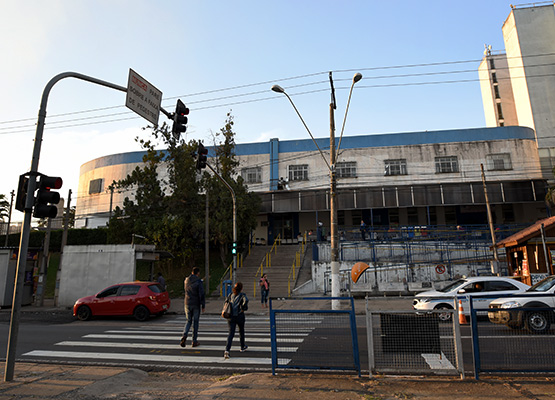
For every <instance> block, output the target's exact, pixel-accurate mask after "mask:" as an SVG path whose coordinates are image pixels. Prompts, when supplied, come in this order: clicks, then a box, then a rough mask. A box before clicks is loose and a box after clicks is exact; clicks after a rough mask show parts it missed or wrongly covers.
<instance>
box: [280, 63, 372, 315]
mask: <svg viewBox="0 0 555 400" xmlns="http://www.w3.org/2000/svg"><path fill="white" fill-rule="evenodd" d="M329 76H330V84H331V90H332V101H331V103H330V161H329V162H328V160H327V159H326V157H325V156H324V153H323V152H322V150H321V149H320V146H318V143H316V140H315V139H314V136H313V135H312V133H311V132H310V129H308V126H307V125H306V123H305V122H304V119H303V117H302V116H301V114H300V113H299V110H297V107H296V106H295V104H294V103H293V100H292V99H291V97H290V96H289V95H288V94H287V92H286V91H285V89H283V88H282V87H281V86H279V85H274V86H272V90H273V91H274V92H276V93H282V94H284V95H285V96H286V97H287V98H288V99H289V102H290V103H291V105H292V106H293V108H294V109H295V111H296V112H297V115H298V116H299V118H300V119H301V121H302V123H303V125H304V127H305V128H306V130H307V132H308V134H309V135H310V137H311V139H312V141H313V142H314V144H315V145H316V147H317V148H318V151H319V152H320V155H321V156H322V158H323V159H324V161H325V162H326V165H327V167H328V170H329V171H330V225H331V227H330V232H331V296H332V297H334V298H337V297H339V294H340V284H339V240H338V239H339V235H338V231H337V199H336V197H335V187H336V175H335V174H336V168H335V166H336V158H337V153H338V151H339V147H340V146H341V139H342V138H343V131H344V129H345V121H346V120H347V112H348V111H349V104H350V103H351V95H352V93H353V87H354V86H355V83H357V82H358V81H360V80H361V79H362V74H360V73H358V72H357V73H356V74H355V76H353V82H352V84H351V90H350V91H349V100H348V102H347V107H346V109H345V116H344V118H343V126H342V127H341V136H340V139H339V144H338V146H337V150H336V148H335V116H334V110H335V92H334V88H333V81H332V77H331V72H330V74H329ZM331 307H332V310H338V309H339V300H332V302H331Z"/></svg>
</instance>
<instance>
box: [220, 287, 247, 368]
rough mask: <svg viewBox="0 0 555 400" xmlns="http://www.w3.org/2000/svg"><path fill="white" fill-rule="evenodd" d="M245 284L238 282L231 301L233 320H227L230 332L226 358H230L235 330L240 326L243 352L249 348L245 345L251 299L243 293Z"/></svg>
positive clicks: (231, 295) (225, 353)
mask: <svg viewBox="0 0 555 400" xmlns="http://www.w3.org/2000/svg"><path fill="white" fill-rule="evenodd" d="M242 290H243V284H242V283H241V282H237V283H236V284H235V286H234V287H233V289H232V290H231V294H230V295H229V301H230V302H231V318H230V319H228V320H227V324H228V327H229V332H228V335H227V344H226V346H225V351H224V358H225V359H228V358H229V351H230V350H231V343H232V342H233V337H234V336H235V328H236V327H237V326H239V339H240V341H241V352H243V351H245V350H247V348H248V347H249V346H247V345H246V344H245V311H247V310H248V309H249V299H248V297H247V295H246V294H245V293H243V292H242Z"/></svg>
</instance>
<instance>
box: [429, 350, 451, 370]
mask: <svg viewBox="0 0 555 400" xmlns="http://www.w3.org/2000/svg"><path fill="white" fill-rule="evenodd" d="M422 357H424V360H426V363H427V364H428V365H429V366H430V368H431V369H456V368H455V367H454V366H453V364H451V361H449V360H448V359H447V357H445V354H443V353H441V354H435V353H432V354H422Z"/></svg>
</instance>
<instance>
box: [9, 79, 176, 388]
mask: <svg viewBox="0 0 555 400" xmlns="http://www.w3.org/2000/svg"><path fill="white" fill-rule="evenodd" d="M65 78H77V79H81V80H84V81H87V82H91V83H94V84H97V85H101V86H106V87H109V88H112V89H115V90H119V91H121V92H127V88H126V87H123V86H119V85H116V84H113V83H110V82H106V81H103V80H100V79H96V78H93V77H91V76H87V75H83V74H79V73H77V72H63V73H61V74H58V75H56V76H55V77H53V78H52V79H51V80H50V81H49V82H48V83H47V84H46V86H45V88H44V91H43V92H42V99H41V103H40V109H39V116H38V122H37V130H36V134H35V144H34V148H33V156H32V159H31V170H30V172H29V173H28V174H29V175H30V179H29V183H28V187H27V196H26V198H25V211H24V217H23V227H22V230H21V238H20V242H19V254H18V257H17V269H16V277H15V285H14V294H13V301H12V313H11V320H10V333H9V337H8V349H7V353H6V368H5V371H4V381H5V382H9V381H12V380H13V376H14V367H15V354H16V346H17V336H18V332H19V317H20V314H21V301H22V297H23V278H24V276H25V266H26V264H27V251H28V250H29V234H30V231H31V217H32V208H33V200H34V192H35V189H36V177H37V175H38V167H39V158H40V148H41V144H42V135H43V132H44V124H45V120H46V105H47V103H48V95H49V94H50V91H51V90H52V88H53V87H54V85H55V84H56V83H58V82H59V81H60V80H62V79H65ZM160 110H161V111H162V112H163V113H164V114H165V115H166V116H168V115H169V114H168V112H167V111H165V110H163V109H162V108H160Z"/></svg>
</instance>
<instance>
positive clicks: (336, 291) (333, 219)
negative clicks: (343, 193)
mask: <svg viewBox="0 0 555 400" xmlns="http://www.w3.org/2000/svg"><path fill="white" fill-rule="evenodd" d="M329 78H330V86H331V102H330V234H331V243H330V247H331V257H330V258H331V259H330V261H331V263H330V264H331V297H339V296H340V292H341V290H340V289H341V287H340V286H341V285H340V282H339V243H338V242H339V241H338V239H339V235H338V232H337V198H336V196H335V189H336V185H337V181H336V168H335V163H336V151H335V109H336V108H337V105H336V103H335V89H334V87H333V79H332V76H331V72H330V74H329ZM339 306H340V303H339V300H332V302H331V308H332V310H338V309H339Z"/></svg>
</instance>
